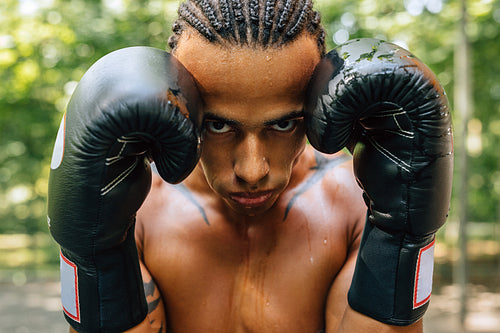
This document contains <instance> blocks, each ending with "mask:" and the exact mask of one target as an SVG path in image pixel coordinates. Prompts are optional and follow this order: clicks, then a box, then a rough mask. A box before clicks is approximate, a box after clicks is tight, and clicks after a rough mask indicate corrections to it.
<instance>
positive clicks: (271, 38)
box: [49, 1, 451, 333]
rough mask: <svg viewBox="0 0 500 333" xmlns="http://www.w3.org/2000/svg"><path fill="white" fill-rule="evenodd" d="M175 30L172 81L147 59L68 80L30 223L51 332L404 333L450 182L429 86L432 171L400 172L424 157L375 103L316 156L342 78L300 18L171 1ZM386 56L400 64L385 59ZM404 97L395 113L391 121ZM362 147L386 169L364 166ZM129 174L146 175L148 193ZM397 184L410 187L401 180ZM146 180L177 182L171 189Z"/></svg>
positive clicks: (444, 124) (144, 55)
mask: <svg viewBox="0 0 500 333" xmlns="http://www.w3.org/2000/svg"><path fill="white" fill-rule="evenodd" d="M179 15H180V16H179V19H178V20H177V21H176V23H175V24H174V35H173V36H172V37H171V39H170V41H169V44H170V46H171V48H172V53H173V55H174V56H175V58H176V59H177V60H178V61H179V62H180V63H181V64H182V65H183V67H182V66H181V65H179V63H177V62H175V60H173V59H171V57H169V56H168V55H166V54H164V53H161V52H162V51H158V50H153V49H148V48H131V49H125V50H122V51H119V52H115V53H114V54H111V55H108V56H107V57H105V58H106V59H102V60H101V61H100V62H98V63H97V64H96V65H94V66H93V68H92V69H90V70H89V72H88V73H87V74H86V76H85V77H84V78H83V79H82V82H81V83H80V85H79V88H78V89H77V91H76V92H75V95H74V96H73V98H72V101H71V102H70V104H69V106H68V112H67V115H66V116H65V118H64V119H63V124H64V126H61V128H62V130H60V133H59V134H60V135H58V140H57V141H58V142H59V143H61V142H62V143H64V145H59V144H57V143H56V148H55V150H54V157H53V160H52V165H51V167H52V171H51V181H50V188H49V225H50V229H51V232H52V235H53V236H54V238H55V239H56V240H57V241H58V242H59V244H61V248H62V250H61V277H62V299H63V306H64V312H65V316H66V318H67V319H68V321H69V322H70V324H71V325H72V326H73V327H74V328H75V329H76V330H78V331H79V332H97V331H99V332H100V331H102V332H115V331H116V332H118V331H123V330H126V329H130V332H166V331H168V332H300V333H303V332H372V331H376V332H422V320H421V317H422V315H423V313H424V312H425V308H426V306H427V304H428V297H423V296H422V295H421V294H419V293H422V292H427V294H429V295H430V286H429V284H430V282H429V281H425V279H427V280H428V278H429V274H430V276H431V277H432V269H430V273H426V274H427V275H425V274H423V273H422V271H425V270H427V271H428V270H429V265H430V266H432V251H429V249H430V250H432V246H433V239H434V236H433V234H434V232H435V231H436V230H437V228H439V227H440V226H441V225H442V223H444V219H445V218H446V211H447V208H448V207H447V205H448V203H449V187H450V184H451V182H450V172H451V163H450V161H451V158H450V154H447V152H450V151H451V148H450V147H451V143H450V142H451V140H450V138H449V135H448V138H446V134H447V130H449V115H447V114H446V112H443V108H445V107H446V105H445V104H446V101H445V98H444V97H443V96H444V95H443V93H442V91H441V90H440V87H439V86H437V85H438V84H437V83H436V82H435V81H434V84H435V85H436V86H432V87H431V88H432V89H434V90H432V91H434V92H437V93H439V96H438V97H437V100H438V102H437V105H438V106H436V105H433V106H432V110H438V112H440V113H441V114H442V117H441V118H443V119H444V120H439V121H435V122H436V123H438V125H439V126H438V125H437V124H435V126H436V127H439V133H441V136H442V137H445V138H446V139H434V141H432V143H433V144H434V145H435V146H436V147H432V148H430V149H429V150H432V149H435V151H433V152H432V156H437V155H439V157H440V158H442V159H443V160H444V162H442V163H437V162H436V159H433V162H432V163H430V164H429V165H427V164H426V166H425V167H423V169H418V168H419V167H421V165H419V163H422V161H421V160H418V158H419V155H418V153H416V152H415V151H414V150H418V149H415V146H413V145H412V144H408V142H409V141H408V140H414V141H419V142H418V145H420V146H418V147H422V146H425V145H428V141H426V139H422V138H421V137H418V136H417V134H415V132H418V131H414V132H412V131H413V130H414V129H413V128H410V129H411V131H410V130H406V128H405V126H406V125H405V123H404V121H402V120H401V119H403V118H398V117H399V116H400V114H401V110H402V109H396V110H395V109H394V103H393V102H394V101H393V100H392V101H391V103H392V104H391V103H389V104H390V105H389V106H388V105H386V104H383V103H382V104H383V105H382V106H380V105H381V102H385V101H380V100H375V101H370V102H369V103H372V104H373V105H377V107H375V108H373V109H375V110H374V111H373V112H375V114H376V116H374V117H373V118H370V119H372V120H373V119H375V123H374V122H371V121H370V120H368V121H367V120H366V119H365V120H361V121H360V122H359V123H360V124H361V125H362V126H363V128H364V132H363V133H364V134H362V135H361V134H360V132H359V131H357V130H354V132H353V134H349V135H348V138H349V140H350V141H348V142H342V140H337V141H339V142H336V143H332V140H333V141H335V139H332V137H333V136H335V135H332V134H331V133H339V132H341V130H342V126H344V125H342V126H341V125H339V124H337V123H336V122H335V121H332V120H327V122H328V121H329V122H331V123H330V124H327V125H326V127H325V126H323V127H322V126H321V125H318V122H321V121H325V119H326V118H328V116H325V114H326V113H325V112H326V111H325V108H324V107H322V106H321V103H317V100H318V98H322V97H318V95H322V94H323V93H322V91H323V90H324V87H325V84H326V83H327V82H328V81H329V79H330V77H333V76H334V75H336V74H337V72H338V70H337V69H339V68H342V66H344V67H345V66H346V64H347V63H348V61H349V55H348V56H347V57H344V58H345V59H344V60H345V61H346V62H345V63H344V62H343V61H344V60H341V58H338V57H333V58H332V57H328V56H327V57H326V58H325V59H326V60H324V61H321V58H322V57H323V56H324V32H323V29H322V28H321V26H320V25H319V14H318V13H317V12H315V11H313V9H312V4H311V3H310V2H309V1H283V2H281V1H277V2H276V3H275V2H273V1H264V2H260V4H259V2H258V1H242V2H241V3H240V2H239V1H232V2H230V5H228V2H226V1H219V2H217V4H214V3H212V2H209V1H197V2H191V1H187V2H186V3H184V4H182V5H181V6H180V9H179ZM364 43H366V42H364ZM356 45H357V44H356ZM377 45H378V44H377ZM357 47H359V46H355V47H354V49H353V50H355V49H356V48H357ZM361 47H365V48H367V50H368V52H371V50H373V49H374V47H373V46H366V45H364V46H363V45H361ZM345 50H347V48H346V49H345ZM396 52H403V51H402V50H397V51H396V49H395V48H394V49H391V50H390V52H389V54H394V53H396ZM337 54H338V53H334V54H333V55H337ZM341 54H342V53H341ZM399 55H400V54H399V53H398V57H394V59H396V58H398V59H399V58H405V57H403V56H399ZM358 56H359V55H356V57H358ZM381 58H383V57H381ZM406 58H408V59H411V61H413V64H414V63H415V59H413V58H412V57H406ZM406 58H405V59H406ZM145 59H146V60H145ZM320 61H321V62H320ZM339 61H341V62H342V65H341V66H338V67H336V66H337V65H338V64H339ZM405 61H406V60H405ZM318 64H319V65H318ZM419 66H420V69H419V70H420V72H425V73H426V75H432V74H431V73H430V74H429V73H428V72H427V71H426V70H425V69H423V68H424V67H423V65H420V64H418V65H417V67H419ZM316 67H317V68H320V69H321V70H319V71H318V70H317V72H316V74H315V75H314V76H313V78H312V80H311V76H312V75H313V71H314V69H315V68H316ZM400 67H401V66H400ZM413 67H415V66H413ZM184 68H185V69H187V72H186V71H185V69H184ZM325 68H328V69H325ZM328 71H330V72H328ZM189 73H190V74H189ZM325 73H326V74H325ZM190 75H192V78H193V81H191V79H190V78H191V77H190ZM325 75H326V79H325ZM325 80H326V81H325ZM124 81H127V82H126V83H123V82H124ZM333 81H334V80H333V79H332V82H333ZM345 81H346V82H347V81H348V80H345ZM430 81H432V80H430ZM193 82H195V83H193ZM310 82H311V84H310V87H312V88H310V90H309V91H308V92H307V93H306V89H307V87H308V84H309V83H310ZM342 84H344V83H342ZM393 85H394V86H396V85H397V84H395V83H394V82H393ZM363 89H368V90H370V91H372V90H373V87H368V88H363ZM391 89H392V88H391ZM391 89H388V90H389V91H391ZM327 90H328V89H327ZM420 90H425V88H422V89H420ZM427 93H428V92H426V93H424V95H425V94H427ZM344 94H349V93H344ZM409 95H410V97H411V98H410V101H404V99H401V98H400V97H397V98H400V99H399V100H398V101H399V102H401V103H407V105H408V109H410V111H408V113H409V114H411V112H412V111H411V107H410V104H411V103H412V101H413V98H415V96H413V95H411V93H410V94H409ZM434 95H436V94H434ZM152 96H154V97H153V98H152ZM158 96H161V97H160V98H159V97H158ZM360 96H361V95H360ZM351 97H353V96H351ZM354 97H356V98H357V97H358V96H354ZM419 97H420V98H421V99H423V98H422V96H416V98H419ZM166 98H168V102H167V101H166ZM335 98H338V99H339V100H340V99H341V98H340V97H339V96H335ZM356 98H355V99H356ZM306 100H307V101H308V102H307V103H306ZM360 100H362V96H361V97H360ZM357 103H358V102H357ZM424 104H425V103H424ZM331 105H333V102H332V104H331ZM343 105H345V104H343ZM404 106H406V105H403V107H404ZM358 107H359V108H365V109H366V105H363V102H362V101H359V105H358ZM412 107H413V108H414V106H412ZM422 108H423V107H422ZM150 109H153V111H150ZM417 109H418V110H417V111H418V112H420V113H422V112H423V111H422V110H420V109H419V108H417ZM89 110H91V111H89ZM424 111H425V110H424ZM444 111H446V110H444ZM106 112H109V113H106ZM134 112H135V113H134ZM343 112H345V110H343V111H338V112H337V111H336V113H337V116H338V115H339V114H342V113H343ZM347 112H348V113H349V112H350V113H354V112H355V111H354V110H351V111H347ZM388 112H389V113H390V118H391V119H395V122H394V123H395V124H396V125H397V129H393V128H389V130H388V131H387V132H384V135H385V136H383V137H384V138H386V137H387V133H388V132H390V131H391V130H395V131H398V135H401V133H403V134H404V137H405V138H406V139H408V140H407V141H405V139H399V138H398V139H397V140H396V139H394V137H391V138H390V139H389V140H387V142H384V141H383V140H384V139H382V141H379V139H380V137H376V135H377V133H376V131H375V135H374V136H373V135H371V134H369V132H370V130H371V129H372V128H373V127H374V126H378V127H381V126H386V125H387V123H386V122H380V121H379V120H377V119H380V118H383V117H385V115H387V113H388ZM105 113H106V114H105ZM423 113H425V112H423ZM102 114H104V116H103V115H102ZM165 114H175V116H174V117H170V118H169V117H167V118H168V119H166V120H165V119H164V118H165V116H164V115H165ZM443 114H444V115H443ZM115 116H117V117H118V118H113V117H115ZM325 117H326V118H325ZM416 117H417V116H413V115H410V119H411V120H412V121H413V120H415V119H416ZM99 118H102V119H103V122H104V123H106V126H105V127H103V126H101V125H100V124H99V125H98V120H99ZM139 118H140V119H139ZM174 118H175V119H174ZM353 118H354V117H353ZM431 118H432V117H431ZM117 119H118V120H117ZM172 119H173V120H172ZM339 119H340V118H339ZM405 119H408V118H405ZM419 119H420V118H419ZM339 122H340V121H339ZM123 123H125V124H126V125H123ZM127 126H128V127H127ZM141 126H142V127H141ZM328 126H332V127H333V130H331V131H329V127H328ZM124 127H126V128H125V129H124ZM347 127H348V128H350V127H351V126H349V125H348V126H347ZM82 128H83V129H82ZM170 128H174V130H172V131H173V132H174V133H173V134H168V135H169V137H167V138H164V137H162V135H163V132H170ZM355 128H358V127H357V126H356V127H355ZM64 131H65V132H64ZM348 131H352V128H351V129H348ZM306 132H307V134H308V137H309V140H310V141H311V142H312V143H313V144H314V145H315V147H316V148H318V149H320V150H323V151H328V152H331V151H337V150H338V149H339V148H342V147H343V146H345V145H347V146H349V148H350V150H351V152H354V160H355V163H356V166H355V167H354V168H353V162H352V160H351V158H350V156H349V155H347V154H345V153H342V152H340V153H336V154H334V155H331V156H330V155H324V154H322V153H319V152H318V151H316V150H315V149H314V148H313V147H312V146H311V145H309V144H306ZM410 132H411V133H410ZM61 133H62V134H61ZM200 133H201V134H200ZM367 133H368V134H367ZM64 134H65V135H64ZM448 134H449V133H448ZM200 135H201V137H202V139H203V140H202V141H203V142H202V144H201V145H200V144H199V142H198V137H199V136H200ZM431 136H433V137H436V135H431ZM64 137H66V142H64ZM86 137H90V139H89V140H88V141H85V140H87V139H86ZM108 137H110V138H109V143H108V142H106V140H108ZM159 137H160V138H159ZM172 137H174V140H172ZM415 137H418V138H420V139H422V140H417V139H415ZM60 138H62V139H63V140H61V139H60ZM82 138H83V139H82ZM352 140H356V141H358V142H359V143H360V144H358V145H357V146H356V150H354V147H355V142H352ZM370 140H371V141H370ZM391 140H392V141H391ZM439 140H441V141H439ZM82 141H83V143H82ZM172 141H175V142H173V143H172ZM438 141H439V142H438ZM379 142H382V143H383V144H388V145H384V147H385V148H388V147H389V148H392V149H393V151H392V152H390V153H389V154H382V155H380V153H381V152H382V151H385V150H383V149H382V150H380V149H370V147H376V145H377V144H378V143H379ZM411 142H413V141H411ZM337 145H338V146H339V147H337ZM404 145H407V146H404ZM61 146H62V147H64V148H57V147H61ZM401 146H404V147H403V149H402V148H401ZM159 147H160V148H159ZM165 147H166V148H165ZM58 149H60V150H58ZM405 149H408V151H410V155H411V159H410V160H411V162H409V163H410V164H408V169H409V170H407V169H406V168H405V166H406V165H407V164H405V163H406V161H407V160H406V159H405V158H406V157H405V156H406V155H405V153H406V150H405ZM401 150H403V152H401ZM420 150H423V149H420ZM63 151H64V154H63V153H62V152H63ZM436 151H439V153H436ZM200 152H201V158H200V160H199V162H198V163H196V162H197V158H198V153H200ZM443 152H444V153H443ZM377 154H379V155H380V156H382V160H381V158H380V156H379V155H377ZM393 154H395V155H393ZM429 154H430V153H429V152H426V153H425V154H424V155H423V156H424V160H425V159H426V158H427V159H429V156H430V155H429ZM146 156H148V157H150V158H152V159H153V160H154V161H155V162H156V163H155V164H156V167H157V172H158V173H159V174H157V173H153V177H152V180H151V178H149V177H150V174H151V173H150V170H149V163H148V159H146V158H145V157H146ZM394 156H396V158H393V157H394ZM398 156H403V159H405V160H404V161H402V162H400V161H399V160H397V157H398ZM63 157H64V158H63ZM420 157H421V156H420ZM395 160H396V161H395ZM414 161H417V162H414ZM438 161H440V160H439V159H438ZM399 162H400V163H399ZM411 163H415V165H414V164H411ZM98 165H99V166H98ZM395 165H396V169H394V166H395ZM193 168H194V170H193ZM353 169H354V170H355V172H354V171H353ZM417 169H418V170H420V171H422V170H424V171H423V172H422V173H424V174H425V175H426V176H425V177H424V178H423V180H422V178H419V177H417V176H411V180H410V181H407V182H406V183H404V182H402V179H403V180H404V177H405V176H404V175H403V176H401V174H402V173H405V172H408V174H411V173H412V172H413V171H415V170H417ZM191 170H192V172H191ZM394 170H398V171H396V172H394ZM401 170H403V171H401ZM76 171H78V172H76ZM160 175H161V176H162V177H163V179H165V180H167V181H169V182H174V183H175V182H178V181H181V180H182V179H184V177H185V176H187V178H185V179H184V180H183V181H182V183H180V184H177V185H171V184H169V183H167V182H165V181H164V180H163V179H162V177H160ZM429 175H430V177H429ZM75 177H77V178H78V180H75ZM430 178H433V179H432V181H431V182H430V183H429V179H430ZM357 181H358V182H359V183H360V185H361V186H362V187H363V189H364V195H365V197H364V198H365V200H363V191H362V189H361V188H360V186H358V184H357ZM408 183H410V185H408ZM424 183H425V184H424ZM386 184H387V186H388V187H385V186H386ZM415 184H416V186H415ZM150 187H151V188H150ZM403 188H404V189H403ZM148 191H149V194H148ZM410 191H416V192H418V193H417V194H416V195H413V194H412V195H409V194H408V192H410ZM419 191H420V192H419ZM94 193H95V195H94ZM387 193H389V194H387ZM402 193H403V194H402ZM146 196H147V197H146ZM437 197H440V198H442V197H444V199H439V200H436V198H437ZM144 199H145V201H144ZM417 199H418V203H417V204H415V203H414V202H412V200H417ZM365 201H366V204H368V206H369V216H370V219H369V220H367V219H366V214H367V213H366V210H367V205H366V204H365ZM68 202H71V204H68ZM74 202H78V203H74ZM436 202H437V203H436ZM141 205H142V206H141ZM96 207H98V208H96ZM139 207H140V209H139V210H138V212H137V214H136V211H137V209H138V208H139ZM401 207H404V208H401ZM406 208H408V209H406ZM414 210H416V211H418V212H417V213H414ZM401 211H405V212H406V211H410V213H409V214H408V215H404V214H403V213H402V212H401ZM443 212H444V213H443ZM82 216H84V217H82ZM135 216H136V219H135ZM401 216H405V218H404V219H402V218H401ZM428 217H432V218H431V219H429V220H432V221H427V222H423V221H422V220H424V221H426V218H428ZM417 218H418V219H417ZM69 220H71V223H69V222H68V221H69ZM65 221H66V222H65ZM365 221H367V222H366V223H367V224H366V225H367V227H366V228H365V229H366V230H365V235H364V237H363V241H362V234H363V228H364V226H365ZM134 222H135V223H134ZM134 226H135V228H134ZM134 240H135V243H136V245H137V250H138V253H136V252H135V247H134V246H133V243H134ZM360 244H362V245H361V248H362V249H363V246H364V248H365V250H364V252H363V250H360ZM379 249H382V250H381V251H379V252H380V253H379V252H378V250H379ZM137 254H138V255H137ZM358 254H359V255H360V259H358V261H359V263H358V266H356V261H357V257H358ZM137 257H138V258H139V260H137ZM387 258H390V259H389V260H385V259H387ZM393 258H395V259H394V260H395V264H394V265H395V267H397V268H396V269H392V266H391V265H392V264H393V261H394V260H393ZM429 263H430V264H429ZM387 267H388V268H387ZM384 268H387V269H384ZM139 269H140V271H139ZM354 271H356V274H355V278H354V280H353V274H354ZM374 271H375V272H374ZM140 277H142V281H143V283H144V290H142V284H141V279H140ZM403 280H404V282H400V281H403ZM351 281H352V283H351ZM349 290H350V291H349ZM367 290H368V291H367ZM371 290H373V291H371ZM422 290H423V291H422ZM348 291H349V302H348V296H347V295H348ZM427 294H426V295H424V296H428V295H427ZM144 300H147V303H146V302H144ZM417 301H418V302H417ZM416 302H417V303H416ZM146 304H147V316H146ZM408 304H410V306H408ZM411 304H413V305H411ZM134 326H135V327H134Z"/></svg>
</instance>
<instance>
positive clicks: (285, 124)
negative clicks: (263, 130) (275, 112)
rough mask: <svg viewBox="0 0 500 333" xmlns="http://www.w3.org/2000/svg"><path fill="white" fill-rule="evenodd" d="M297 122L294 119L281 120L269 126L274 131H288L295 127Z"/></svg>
mask: <svg viewBox="0 0 500 333" xmlns="http://www.w3.org/2000/svg"><path fill="white" fill-rule="evenodd" d="M296 124H297V121H296V120H283V121H280V122H278V123H277V124H274V125H272V126H271V128H272V129H273V130H275V131H279V132H288V131H291V130H293V129H294V128H295V125H296Z"/></svg>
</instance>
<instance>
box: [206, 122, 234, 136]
mask: <svg viewBox="0 0 500 333" xmlns="http://www.w3.org/2000/svg"><path fill="white" fill-rule="evenodd" d="M206 126H207V130H208V131H209V132H212V133H215V134H224V133H227V132H229V131H231V126H229V125H228V124H226V123H225V122H223V121H207V124H206Z"/></svg>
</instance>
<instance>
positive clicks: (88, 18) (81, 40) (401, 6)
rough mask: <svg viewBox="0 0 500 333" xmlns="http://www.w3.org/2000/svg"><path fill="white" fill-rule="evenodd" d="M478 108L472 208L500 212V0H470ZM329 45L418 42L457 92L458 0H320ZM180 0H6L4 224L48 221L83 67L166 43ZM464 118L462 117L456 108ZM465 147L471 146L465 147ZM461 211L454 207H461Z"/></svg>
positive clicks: (31, 225) (33, 228)
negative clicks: (52, 173)
mask: <svg viewBox="0 0 500 333" xmlns="http://www.w3.org/2000/svg"><path fill="white" fill-rule="evenodd" d="M468 2H469V9H470V25H469V26H470V31H468V33H469V35H470V39H471V42H472V60H473V75H474V76H473V79H474V82H473V84H474V100H475V108H474V112H475V113H474V115H473V118H472V119H471V121H470V123H469V133H470V135H469V137H468V152H467V153H468V154H469V156H470V159H471V162H470V172H471V177H470V210H469V212H470V218H471V220H477V221H494V220H496V219H497V205H498V202H499V196H500V172H498V171H496V170H498V164H499V163H500V151H499V150H498V149H497V148H496V147H498V146H499V144H500V118H499V111H500V80H499V77H500V62H498V61H496V58H497V56H498V54H500V44H499V43H498V40H497V38H499V37H500V35H499V34H500V29H499V22H500V0H468ZM315 3H316V7H317V8H318V9H319V10H320V11H321V13H322V18H323V23H324V24H325V26H326V28H327V31H328V34H327V43H328V48H332V47H334V46H335V45H337V44H340V43H343V42H344V41H346V40H348V39H352V38H356V37H376V38H382V39H385V40H388V41H392V42H396V43H397V44H399V45H401V46H403V47H406V48H408V49H409V50H410V51H412V52H413V53H414V54H416V55H417V56H418V57H420V58H421V59H422V60H423V61H424V62H425V63H426V64H428V65H429V67H431V69H432V70H433V71H434V72H436V73H437V75H438V77H439V79H440V80H441V82H442V84H443V85H444V87H445V89H446V91H447V92H448V94H449V95H450V96H449V97H450V101H453V96H451V94H452V92H453V89H452V86H453V77H454V76H453V50H454V43H455V40H456V38H455V35H456V20H457V18H458V17H459V15H458V11H459V4H458V1H457V0H384V1H382V0H360V1H348V0H336V1H329V0H316V1H315ZM178 4H179V1H167V0H163V1H161V0H153V1H146V0H137V1H132V0H91V1H89V0H85V1H84V0H2V1H1V2H0V152H2V154H1V155H0V221H1V223H0V233H14V232H21V233H34V232H37V231H45V230H46V224H45V210H46V194H47V179H48V173H49V164H50V157H51V153H52V146H53V142H54V139H55V135H56V132H57V127H58V125H59V122H60V119H61V117H62V113H63V112H64V108H65V106H66V104H67V102H68V99H69V97H70V95H71V93H72V91H73V89H74V88H75V86H76V84H77V82H78V80H79V79H80V78H81V76H82V75H83V73H84V72H85V71H86V70H87V69H88V68H89V67H90V65H91V64H92V63H93V62H95V61H96V60H97V59H98V58H100V57H102V56H103V55H104V54H106V53H109V52H111V51H113V50H115V49H118V48H123V47H128V46H133V45H149V46H153V47H158V48H162V49H165V48H166V43H167V39H168V36H169V35H170V31H171V29H170V26H171V22H172V20H173V19H174V17H175V12H176V9H177V6H178ZM454 119H455V123H458V122H460V119H459V117H458V115H456V114H454ZM456 153H457V154H460V153H462V152H459V151H457V152H456ZM452 214H453V211H452Z"/></svg>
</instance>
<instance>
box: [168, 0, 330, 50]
mask: <svg viewBox="0 0 500 333" xmlns="http://www.w3.org/2000/svg"><path fill="white" fill-rule="evenodd" d="M178 15H179V16H178V18H177V20H176V21H175V22H174V23H173V26H172V30H173V34H172V35H171V36H170V38H169V40H168V45H169V47H170V48H171V49H172V50H175V48H176V46H177V43H178V41H179V38H180V36H181V34H182V32H183V31H184V30H185V29H186V27H188V26H190V27H192V28H194V29H196V30H197V31H198V32H199V33H200V34H201V35H202V36H204V37H205V38H206V39H207V40H208V41H210V42H211V43H221V44H222V43H229V44H230V45H239V46H244V45H247V46H251V47H261V48H267V47H270V46H281V45H285V44H287V43H290V42H292V41H294V40H295V39H296V38H297V37H298V36H299V35H300V34H301V33H302V32H304V31H307V32H308V33H309V34H310V35H311V36H313V37H315V38H316V42H317V45H318V49H319V51H320V54H321V55H323V54H324V53H325V30H324V29H323V27H322V26H321V24H320V22H321V17H320V14H319V13H318V12H317V11H315V10H313V4H312V0H187V1H184V2H183V3H182V4H181V5H180V6H179V10H178Z"/></svg>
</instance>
